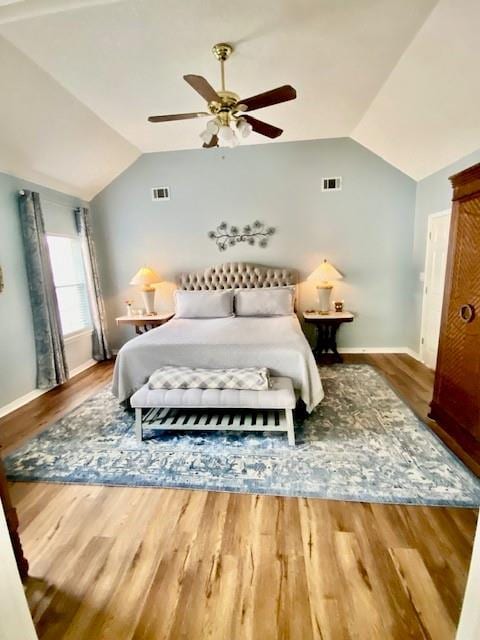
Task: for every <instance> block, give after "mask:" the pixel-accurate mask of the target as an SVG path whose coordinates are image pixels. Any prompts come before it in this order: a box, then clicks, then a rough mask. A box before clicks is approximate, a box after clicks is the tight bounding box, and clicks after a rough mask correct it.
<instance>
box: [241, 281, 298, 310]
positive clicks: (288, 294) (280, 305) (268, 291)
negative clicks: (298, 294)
mask: <svg viewBox="0 0 480 640" xmlns="http://www.w3.org/2000/svg"><path fill="white" fill-rule="evenodd" d="M294 299H295V288H294V287H265V288H258V289H236V290H235V314H236V315H237V316H288V315H291V314H292V313H293V303H294Z"/></svg>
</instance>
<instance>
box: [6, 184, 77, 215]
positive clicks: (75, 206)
mask: <svg viewBox="0 0 480 640" xmlns="http://www.w3.org/2000/svg"><path fill="white" fill-rule="evenodd" d="M18 195H19V196H24V195H25V189H19V190H18ZM40 200H41V202H48V203H49V204H56V205H58V206H59V207H65V209H72V210H73V211H76V210H77V209H82V205H79V204H76V205H72V204H65V202H59V201H58V200H49V199H48V198H44V197H42V195H41V194H40Z"/></svg>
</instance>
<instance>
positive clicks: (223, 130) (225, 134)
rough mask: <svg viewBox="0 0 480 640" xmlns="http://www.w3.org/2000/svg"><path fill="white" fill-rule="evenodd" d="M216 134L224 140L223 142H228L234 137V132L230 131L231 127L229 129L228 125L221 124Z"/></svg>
mask: <svg viewBox="0 0 480 640" xmlns="http://www.w3.org/2000/svg"><path fill="white" fill-rule="evenodd" d="M218 136H219V138H221V139H222V140H224V142H229V141H230V140H232V138H234V137H235V133H234V132H233V131H232V129H230V127H229V126H227V125H223V126H221V127H220V129H219V131H218Z"/></svg>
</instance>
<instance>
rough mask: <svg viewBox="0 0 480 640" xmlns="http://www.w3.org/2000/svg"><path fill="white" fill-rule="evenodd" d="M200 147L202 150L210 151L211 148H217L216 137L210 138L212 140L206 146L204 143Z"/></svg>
mask: <svg viewBox="0 0 480 640" xmlns="http://www.w3.org/2000/svg"><path fill="white" fill-rule="evenodd" d="M202 146H203V148H204V149H211V148H212V147H218V136H212V139H211V140H210V142H209V143H208V144H207V143H206V142H204V143H203V145H202Z"/></svg>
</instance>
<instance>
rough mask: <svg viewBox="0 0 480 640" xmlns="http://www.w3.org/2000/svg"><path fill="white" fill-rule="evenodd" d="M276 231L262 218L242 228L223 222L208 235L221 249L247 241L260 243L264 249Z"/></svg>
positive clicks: (224, 249) (248, 242) (253, 243)
mask: <svg viewBox="0 0 480 640" xmlns="http://www.w3.org/2000/svg"><path fill="white" fill-rule="evenodd" d="M274 233H275V227H267V226H266V225H265V224H264V223H263V222H260V220H255V222H254V223H253V224H252V225H250V224H247V225H245V226H244V227H243V228H242V229H240V228H239V227H236V226H235V225H233V224H232V225H230V226H229V225H228V224H227V223H226V222H221V223H220V224H219V225H218V227H217V228H216V229H215V231H209V232H208V237H209V238H210V239H211V240H215V242H216V245H217V247H218V250H219V251H226V250H227V249H228V247H234V246H235V245H236V244H240V243H241V242H246V243H247V244H250V245H252V246H253V245H256V244H257V245H258V246H259V247H261V248H262V249H265V247H267V246H268V241H269V240H270V238H271V237H272V236H273V235H274Z"/></svg>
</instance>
